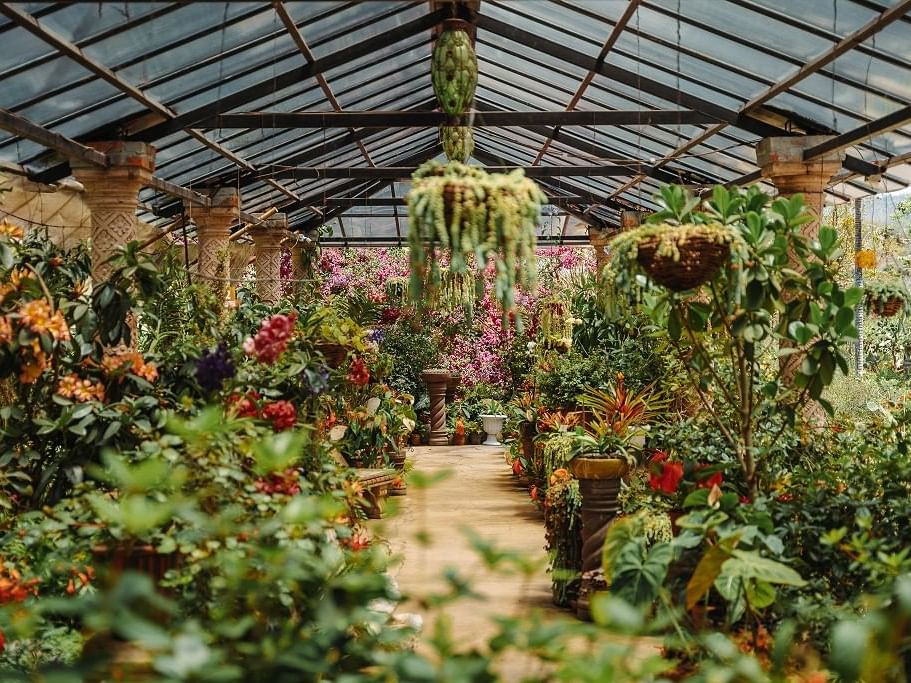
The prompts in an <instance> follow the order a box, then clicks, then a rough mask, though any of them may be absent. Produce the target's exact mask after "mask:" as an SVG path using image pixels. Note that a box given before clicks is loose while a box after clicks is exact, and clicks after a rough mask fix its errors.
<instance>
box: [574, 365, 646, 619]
mask: <svg viewBox="0 0 911 683" xmlns="http://www.w3.org/2000/svg"><path fill="white" fill-rule="evenodd" d="M579 403H580V404H581V405H582V406H584V407H585V408H586V409H587V410H588V411H589V419H588V420H587V422H586V424H585V427H584V430H577V432H576V439H575V444H574V446H573V449H572V460H571V461H570V470H571V471H572V473H573V476H575V477H576V479H578V480H579V491H580V494H581V497H582V505H581V514H582V584H581V589H580V593H579V600H578V604H577V609H576V612H577V614H578V616H579V617H580V618H583V619H587V618H588V616H589V613H588V598H589V595H590V594H591V592H592V591H593V590H598V589H599V588H602V587H604V581H603V576H602V575H600V573H601V552H602V548H603V547H604V539H605V537H606V536H607V529H608V525H609V524H610V522H611V521H612V520H613V519H614V517H616V515H617V513H618V512H619V510H620V504H619V502H618V500H617V495H618V494H619V493H620V482H621V480H622V479H623V478H624V477H625V476H626V475H627V474H628V473H629V471H630V468H631V467H634V466H635V465H636V463H637V461H638V458H637V454H638V452H639V451H640V450H641V448H642V447H643V446H644V444H645V435H646V430H647V427H646V425H647V424H648V422H650V421H651V420H652V419H653V418H654V417H655V416H656V415H657V414H658V412H659V410H660V409H661V408H662V406H663V404H664V402H663V401H662V400H660V399H658V397H657V396H656V395H655V392H654V389H653V387H652V386H651V385H650V386H647V387H645V388H644V389H642V390H640V391H638V392H635V393H633V392H630V391H628V390H627V389H626V386H625V382H624V378H623V374H622V373H619V372H618V373H617V377H616V381H615V383H614V385H613V386H612V387H610V388H609V389H607V390H601V389H590V390H589V391H587V392H585V393H584V394H582V395H581V396H580V397H579Z"/></svg>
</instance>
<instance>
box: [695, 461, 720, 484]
mask: <svg viewBox="0 0 911 683" xmlns="http://www.w3.org/2000/svg"><path fill="white" fill-rule="evenodd" d="M706 467H708V465H701V466H700V467H699V468H697V470H696V472H697V473H698V472H699V471H700V470H704V469H705V468H706ZM723 483H724V473H723V472H720V471H719V472H715V473H713V474H711V475H709V476H708V477H706V478H705V479H703V480H701V481H700V482H698V483H697V484H696V486H697V487H699V488H701V489H710V488H712V487H713V486H718V487H719V488H720V487H721V484H723Z"/></svg>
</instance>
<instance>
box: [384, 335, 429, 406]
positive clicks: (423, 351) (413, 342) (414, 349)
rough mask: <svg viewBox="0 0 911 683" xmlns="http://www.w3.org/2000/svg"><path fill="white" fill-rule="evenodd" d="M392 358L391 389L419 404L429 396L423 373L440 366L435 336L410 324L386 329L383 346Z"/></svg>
mask: <svg viewBox="0 0 911 683" xmlns="http://www.w3.org/2000/svg"><path fill="white" fill-rule="evenodd" d="M380 348H381V349H382V351H383V352H384V353H387V354H389V355H390V356H391V357H392V372H391V373H390V375H389V386H391V387H393V388H394V389H397V390H398V391H401V392H403V393H406V394H411V395H412V396H414V397H415V405H419V404H420V403H421V402H422V401H421V400H420V399H421V398H422V397H426V396H427V387H426V386H425V384H424V380H422V379H421V373H422V372H423V371H424V370H427V369H428V368H434V367H439V364H440V361H441V354H440V350H439V348H438V347H437V345H436V343H435V342H434V340H433V337H432V336H431V335H429V334H426V333H425V332H424V331H422V330H417V331H416V330H413V329H411V327H410V326H409V325H408V324H407V322H400V323H397V324H395V325H393V326H392V327H389V328H387V329H386V334H385V336H384V337H383V340H382V343H381V347H380Z"/></svg>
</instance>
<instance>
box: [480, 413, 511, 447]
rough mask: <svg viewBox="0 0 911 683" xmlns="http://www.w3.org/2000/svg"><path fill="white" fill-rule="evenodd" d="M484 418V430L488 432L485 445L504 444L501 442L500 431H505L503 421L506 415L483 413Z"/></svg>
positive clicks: (482, 417)
mask: <svg viewBox="0 0 911 683" xmlns="http://www.w3.org/2000/svg"><path fill="white" fill-rule="evenodd" d="M481 419H482V420H484V431H485V432H487V439H486V440H485V441H484V445H485V446H502V445H503V444H501V443H500V432H502V431H503V421H504V420H506V416H505V415H481Z"/></svg>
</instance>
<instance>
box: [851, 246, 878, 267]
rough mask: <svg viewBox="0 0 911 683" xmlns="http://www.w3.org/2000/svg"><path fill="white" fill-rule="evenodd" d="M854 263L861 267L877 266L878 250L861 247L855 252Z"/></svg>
mask: <svg viewBox="0 0 911 683" xmlns="http://www.w3.org/2000/svg"><path fill="white" fill-rule="evenodd" d="M854 264H855V265H856V266H857V267H858V268H861V269H869V268H875V267H876V252H875V251H873V250H872V249H861V250H860V251H858V252H857V253H856V254H854Z"/></svg>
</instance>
